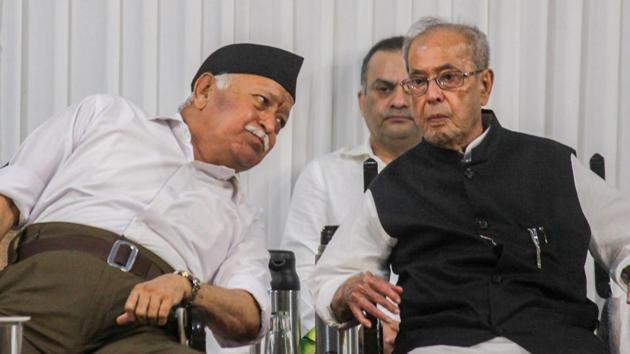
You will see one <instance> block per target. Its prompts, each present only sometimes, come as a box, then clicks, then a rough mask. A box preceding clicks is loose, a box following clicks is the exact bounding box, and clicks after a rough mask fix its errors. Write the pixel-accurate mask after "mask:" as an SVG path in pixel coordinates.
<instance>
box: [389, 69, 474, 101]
mask: <svg viewBox="0 0 630 354" xmlns="http://www.w3.org/2000/svg"><path fill="white" fill-rule="evenodd" d="M484 70H485V69H480V70H475V71H469V72H467V73H464V72H461V71H459V70H448V71H443V72H441V73H439V74H437V75H435V76H434V77H422V76H418V77H410V78H409V79H405V80H403V81H401V82H400V86H402V87H403V90H404V91H405V93H407V94H408V95H412V96H422V95H424V94H425V93H427V90H428V89H429V82H431V81H433V80H435V83H436V84H437V85H438V87H439V88H441V89H442V90H454V89H456V88H459V87H462V85H464V80H465V79H466V78H467V77H469V76H473V75H477V74H479V73H481V72H482V71H484Z"/></svg>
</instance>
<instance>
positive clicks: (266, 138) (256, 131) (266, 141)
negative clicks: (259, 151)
mask: <svg viewBox="0 0 630 354" xmlns="http://www.w3.org/2000/svg"><path fill="white" fill-rule="evenodd" d="M245 130H247V131H248V132H250V133H252V134H254V135H256V136H257V137H258V138H260V140H262V142H263V150H264V151H265V152H267V151H269V135H267V133H265V131H264V130H262V129H260V128H258V127H257V126H255V125H253V124H247V125H246V126H245Z"/></svg>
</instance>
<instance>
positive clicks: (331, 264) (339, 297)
mask: <svg viewBox="0 0 630 354" xmlns="http://www.w3.org/2000/svg"><path fill="white" fill-rule="evenodd" d="M395 244H396V240H395V239H393V238H391V237H390V236H389V235H387V233H386V232H385V230H384V229H383V227H382V225H381V223H380V221H379V219H378V214H377V211H376V207H375V206H374V200H373V198H372V195H371V193H370V192H369V191H367V192H366V194H365V197H364V199H363V200H362V201H361V202H360V205H359V206H358V207H357V210H356V212H354V214H353V215H351V217H349V218H348V219H346V221H345V222H344V223H343V224H342V225H341V227H340V228H339V229H338V230H337V232H336V233H335V236H334V237H333V239H332V241H331V242H330V243H329V244H328V246H327V248H326V251H325V252H324V254H323V255H322V257H321V258H320V260H319V262H318V263H317V265H316V266H315V271H314V273H313V275H312V276H311V278H310V279H309V284H310V287H311V289H312V291H313V297H314V300H315V309H316V311H317V313H318V315H319V316H320V317H321V318H322V319H324V320H325V321H326V322H328V323H330V324H339V323H342V322H346V321H348V320H351V319H352V317H353V316H352V315H354V317H357V320H359V321H361V318H360V317H361V316H357V315H358V312H357V310H361V311H368V312H371V313H373V312H374V311H377V313H373V314H374V315H376V317H379V318H383V317H384V318H386V319H388V318H389V317H387V316H386V315H385V314H383V313H382V312H381V311H379V310H376V307H375V306H373V304H374V303H381V305H384V304H383V303H382V301H375V300H376V299H377V298H378V299H381V300H382V299H384V298H388V297H390V296H391V297H393V299H391V298H390V300H393V301H395V300H396V297H397V294H398V293H399V291H397V290H395V289H397V288H398V287H396V286H395V285H392V284H389V283H388V282H387V281H386V279H389V267H388V264H387V259H388V257H389V254H390V252H391V249H392V248H393V247H394V245H395ZM366 279H369V280H367V281H368V282H370V283H371V284H372V285H375V287H373V286H364V285H365V283H362V282H361V280H366ZM356 285H361V286H363V287H362V289H357V288H356ZM356 290H358V291H356ZM365 292H367V293H368V294H367V295H366V293H365ZM363 295H365V296H363ZM355 300H356V301H355ZM386 301H387V302H388V303H389V304H390V305H389V307H392V306H393V308H397V306H395V305H391V304H392V303H391V302H390V301H389V300H386ZM355 305H356V306H355ZM385 306H387V305H385ZM388 309H390V311H391V310H392V309H391V308H388ZM392 312H396V310H393V311H392ZM379 313H380V314H379Z"/></svg>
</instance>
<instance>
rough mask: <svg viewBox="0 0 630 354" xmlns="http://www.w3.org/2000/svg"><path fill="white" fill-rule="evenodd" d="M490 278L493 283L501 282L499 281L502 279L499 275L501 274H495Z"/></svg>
mask: <svg viewBox="0 0 630 354" xmlns="http://www.w3.org/2000/svg"><path fill="white" fill-rule="evenodd" d="M491 279H492V282H493V283H494V284H501V282H502V281H503V277H501V274H495V275H493V276H492V278H491Z"/></svg>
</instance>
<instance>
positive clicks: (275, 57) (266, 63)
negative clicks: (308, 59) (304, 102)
mask: <svg viewBox="0 0 630 354" xmlns="http://www.w3.org/2000/svg"><path fill="white" fill-rule="evenodd" d="M302 61H304V58H302V57H301V56H299V55H296V54H293V53H291V52H287V51H286V50H283V49H279V48H274V47H269V46H266V45H260V44H251V43H238V44H230V45H227V46H225V47H221V48H219V49H217V50H215V51H214V52H213V53H212V54H210V56H208V58H207V59H206V60H205V61H204V62H203V64H201V67H200V68H199V70H198V71H197V74H195V77H194V78H193V80H192V82H191V84H190V89H191V90H194V89H195V82H196V81H197V79H198V78H199V77H200V76H201V75H202V74H203V73H206V72H211V73H212V74H213V75H221V74H252V75H259V76H264V77H266V78H269V79H271V80H273V81H275V82H277V83H278V84H280V86H282V87H284V89H285V90H287V92H288V93H289V94H290V95H291V97H293V100H294V101H295V85H296V81H297V76H298V73H299V72H300V67H301V66H302Z"/></svg>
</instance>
